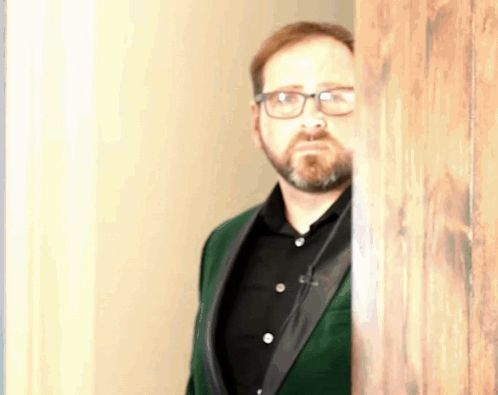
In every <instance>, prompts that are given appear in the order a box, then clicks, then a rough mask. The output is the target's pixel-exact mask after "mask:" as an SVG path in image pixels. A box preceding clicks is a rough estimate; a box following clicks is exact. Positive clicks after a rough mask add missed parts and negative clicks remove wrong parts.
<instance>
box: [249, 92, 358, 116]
mask: <svg viewBox="0 0 498 395" xmlns="http://www.w3.org/2000/svg"><path fill="white" fill-rule="evenodd" d="M310 97H311V98H313V99H314V100H315V104H316V107H317V108H318V110H319V111H321V112H322V113H324V114H326V115H346V114H349V113H350V112H351V111H353V109H354V102H355V93H354V89H353V88H351V87H341V88H334V89H327V90H324V91H320V92H315V93H302V92H292V91H274V92H266V93H260V94H258V95H256V96H255V98H254V99H255V101H256V103H263V105H264V108H265V111H266V113H267V114H268V116H269V117H272V118H278V119H289V118H296V117H298V116H300V115H301V114H302V113H303V110H304V105H305V104H306V100H307V99H308V98H310Z"/></svg>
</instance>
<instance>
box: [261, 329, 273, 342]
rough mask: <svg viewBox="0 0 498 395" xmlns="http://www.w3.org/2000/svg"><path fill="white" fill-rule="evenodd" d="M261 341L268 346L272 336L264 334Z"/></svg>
mask: <svg viewBox="0 0 498 395" xmlns="http://www.w3.org/2000/svg"><path fill="white" fill-rule="evenodd" d="M263 341H264V342H265V343H266V344H270V343H271V342H272V341H273V335H272V334H271V333H269V332H268V333H265V334H264V335H263Z"/></svg>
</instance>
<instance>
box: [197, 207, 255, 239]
mask: <svg viewBox="0 0 498 395" xmlns="http://www.w3.org/2000/svg"><path fill="white" fill-rule="evenodd" d="M260 207H261V205H257V206H253V207H251V208H249V209H247V210H245V211H243V212H242V213H240V214H238V215H236V216H234V217H232V218H229V219H228V220H226V221H224V222H222V223H221V224H220V225H218V226H217V227H216V228H214V229H213V231H212V232H211V234H210V235H209V237H208V239H207V241H206V243H205V246H204V249H207V248H211V247H222V246H223V245H229V244H230V243H231V242H232V241H233V239H234V238H235V237H236V236H237V235H238V234H239V232H240V231H241V230H242V228H243V227H244V225H246V224H247V223H248V222H249V220H250V219H251V218H252V217H253V215H255V214H256V212H257V211H258V210H259V208H260Z"/></svg>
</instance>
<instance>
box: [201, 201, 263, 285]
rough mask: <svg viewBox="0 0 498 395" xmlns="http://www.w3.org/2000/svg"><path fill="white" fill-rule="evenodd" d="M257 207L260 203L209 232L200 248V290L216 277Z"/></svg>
mask: <svg viewBox="0 0 498 395" xmlns="http://www.w3.org/2000/svg"><path fill="white" fill-rule="evenodd" d="M259 208H260V205H258V206H254V207H251V208H250V209H248V210H245V211H244V212H242V213H240V214H238V215H236V216H234V217H232V218H230V219H228V220H227V221H225V222H223V223H221V224H220V225H218V226H217V227H216V228H215V229H214V230H213V231H212V232H211V234H210V235H209V237H208V238H207V240H206V242H205V243H204V247H203V249H202V259H201V275H200V278H199V280H200V281H199V287H200V289H201V292H202V289H205V288H206V287H205V285H206V284H205V282H207V283H208V284H210V283H212V282H213V280H214V278H216V276H217V273H218V271H219V270H220V269H221V267H222V265H223V262H224V261H225V257H226V256H227V253H228V252H229V251H230V249H231V247H232V245H233V242H234V240H235V239H236V238H237V236H238V235H239V234H240V232H241V231H242V229H243V228H244V226H245V225H247V224H248V222H249V221H250V220H251V218H252V217H253V215H256V212H257V211H258V209H259Z"/></svg>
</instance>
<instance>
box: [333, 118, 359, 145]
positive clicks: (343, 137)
mask: <svg viewBox="0 0 498 395" xmlns="http://www.w3.org/2000/svg"><path fill="white" fill-rule="evenodd" d="M331 122H332V123H331V127H330V128H329V129H330V131H331V133H332V135H333V136H334V137H335V138H336V139H337V140H338V141H339V142H340V143H341V144H342V145H343V146H344V147H345V148H346V149H353V143H354V125H355V123H354V119H353V117H352V116H347V117H345V118H337V119H334V120H331Z"/></svg>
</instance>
